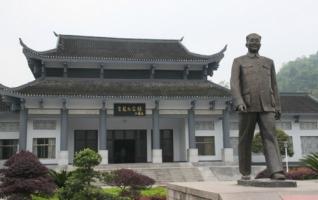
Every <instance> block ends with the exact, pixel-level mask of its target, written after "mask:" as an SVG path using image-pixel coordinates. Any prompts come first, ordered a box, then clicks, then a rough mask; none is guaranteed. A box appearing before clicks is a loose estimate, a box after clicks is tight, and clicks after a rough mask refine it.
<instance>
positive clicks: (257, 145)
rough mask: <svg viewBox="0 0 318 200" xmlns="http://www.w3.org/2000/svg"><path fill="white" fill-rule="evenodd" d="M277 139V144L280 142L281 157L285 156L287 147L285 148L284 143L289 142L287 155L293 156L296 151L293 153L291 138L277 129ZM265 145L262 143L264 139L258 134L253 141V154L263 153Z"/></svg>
mask: <svg viewBox="0 0 318 200" xmlns="http://www.w3.org/2000/svg"><path fill="white" fill-rule="evenodd" d="M276 137H277V142H278V147H279V151H280V153H281V155H285V147H284V142H286V141H287V144H288V148H287V155H288V156H290V157H291V156H293V155H294V151H293V144H292V142H291V141H290V140H289V136H288V135H287V134H286V133H285V132H284V131H283V130H280V129H276ZM263 151H264V150H263V143H262V137H261V134H260V133H256V134H255V136H254V139H253V143H252V152H254V153H261V152H263Z"/></svg>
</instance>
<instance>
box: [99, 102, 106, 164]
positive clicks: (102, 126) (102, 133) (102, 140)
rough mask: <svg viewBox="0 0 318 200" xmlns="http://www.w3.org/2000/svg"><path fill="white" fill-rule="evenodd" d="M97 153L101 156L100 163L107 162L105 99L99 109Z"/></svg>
mask: <svg viewBox="0 0 318 200" xmlns="http://www.w3.org/2000/svg"><path fill="white" fill-rule="evenodd" d="M98 139H99V146H98V153H99V154H100V155H101V156H102V162H101V164H102V165H107V164H108V150H107V110H106V108H105V101H104V102H103V107H102V109H100V110H99V131H98Z"/></svg>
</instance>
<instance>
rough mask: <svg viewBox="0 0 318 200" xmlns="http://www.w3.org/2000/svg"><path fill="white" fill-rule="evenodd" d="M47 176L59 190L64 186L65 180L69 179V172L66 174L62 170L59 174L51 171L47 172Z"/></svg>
mask: <svg viewBox="0 0 318 200" xmlns="http://www.w3.org/2000/svg"><path fill="white" fill-rule="evenodd" d="M49 175H50V177H51V178H52V179H53V181H54V183H55V184H56V185H57V187H59V188H61V187H64V186H65V183H66V181H67V179H68V178H69V177H70V175H71V172H68V171H66V170H62V171H60V172H58V171H55V170H53V169H50V170H49Z"/></svg>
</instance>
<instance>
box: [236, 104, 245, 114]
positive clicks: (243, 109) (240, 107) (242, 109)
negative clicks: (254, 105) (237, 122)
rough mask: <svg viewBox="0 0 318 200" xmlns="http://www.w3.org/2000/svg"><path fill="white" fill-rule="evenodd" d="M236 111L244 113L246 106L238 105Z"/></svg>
mask: <svg viewBox="0 0 318 200" xmlns="http://www.w3.org/2000/svg"><path fill="white" fill-rule="evenodd" d="M237 111H240V112H246V106H245V105H242V104H241V105H238V106H237Z"/></svg>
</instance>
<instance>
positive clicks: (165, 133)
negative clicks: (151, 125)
mask: <svg viewBox="0 0 318 200" xmlns="http://www.w3.org/2000/svg"><path fill="white" fill-rule="evenodd" d="M151 137H152V138H153V132H151ZM151 146H153V141H152V139H151ZM151 148H152V147H151ZM160 149H161V150H162V162H173V129H161V130H160Z"/></svg>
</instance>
